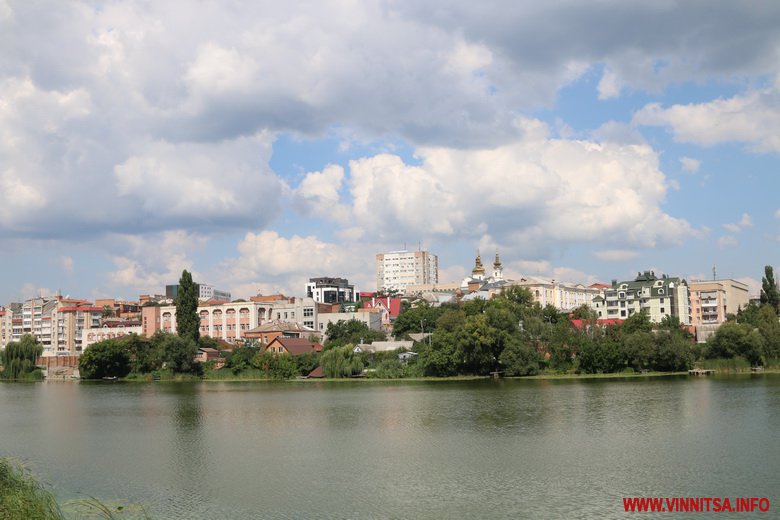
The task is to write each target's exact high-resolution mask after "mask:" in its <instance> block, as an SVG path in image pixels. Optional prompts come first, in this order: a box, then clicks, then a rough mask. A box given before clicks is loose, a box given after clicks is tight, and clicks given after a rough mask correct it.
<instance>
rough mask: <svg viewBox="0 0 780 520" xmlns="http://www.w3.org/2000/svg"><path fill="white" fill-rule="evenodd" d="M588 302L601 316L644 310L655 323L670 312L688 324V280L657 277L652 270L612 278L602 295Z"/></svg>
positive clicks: (621, 316) (614, 316) (620, 316)
mask: <svg viewBox="0 0 780 520" xmlns="http://www.w3.org/2000/svg"><path fill="white" fill-rule="evenodd" d="M590 305H591V306H592V307H593V309H594V310H596V312H597V313H599V318H600V319H626V318H629V317H630V316H632V315H633V314H635V313H638V312H641V311H644V312H647V314H648V316H649V317H650V321H652V322H654V323H660V322H661V320H663V319H664V317H666V316H673V317H676V318H677V319H679V320H680V323H681V324H683V325H690V324H691V313H690V303H689V295H688V283H687V282H686V281H685V280H684V279H680V278H672V277H669V276H666V275H663V276H662V277H661V278H658V277H656V275H655V273H654V272H652V271H645V272H644V273H638V275H637V277H636V279H634V280H629V281H624V282H620V283H618V282H617V280H613V281H612V286H611V287H610V288H608V289H605V290H604V295H603V296H600V297H598V298H595V299H594V300H592V301H591V302H590Z"/></svg>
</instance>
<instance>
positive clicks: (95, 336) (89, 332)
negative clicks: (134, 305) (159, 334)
mask: <svg viewBox="0 0 780 520" xmlns="http://www.w3.org/2000/svg"><path fill="white" fill-rule="evenodd" d="M142 332H143V331H142V329H141V322H139V321H124V320H104V322H103V323H102V325H100V327H95V328H89V329H83V330H82V331H81V349H82V351H84V350H86V349H87V348H88V347H89V346H90V345H92V344H94V343H97V342H99V341H105V340H107V339H116V338H121V337H123V336H127V335H128V334H137V335H139V336H140V335H142Z"/></svg>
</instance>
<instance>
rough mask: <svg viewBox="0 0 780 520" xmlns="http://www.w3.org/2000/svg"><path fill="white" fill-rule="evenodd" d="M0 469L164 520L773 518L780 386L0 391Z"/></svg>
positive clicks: (14, 387) (24, 387) (568, 383)
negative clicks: (649, 505) (12, 463)
mask: <svg viewBox="0 0 780 520" xmlns="http://www.w3.org/2000/svg"><path fill="white" fill-rule="evenodd" d="M0 456H9V457H13V458H15V459H17V460H21V461H23V462H24V463H26V464H27V465H28V466H29V467H30V468H31V469H32V470H33V472H34V473H35V474H36V475H37V476H38V477H39V478H41V479H42V480H43V481H44V482H46V483H47V484H48V485H49V486H50V487H51V488H52V489H53V490H54V492H55V493H56V494H57V496H58V497H59V498H60V499H62V500H70V499H78V498H84V497H87V496H95V497H99V498H101V499H102V500H107V501H111V500H114V499H117V500H123V501H126V502H128V503H132V504H142V505H143V506H144V507H145V508H146V510H147V511H148V512H149V513H150V514H151V515H152V516H153V517H154V518H156V519H162V518H197V519H202V518H226V519H237V518H355V519H358V518H622V517H626V516H630V515H626V514H625V513H624V510H623V501H622V498H623V497H633V496H654V497H689V496H690V497H740V496H745V497H753V496H756V497H768V498H769V499H770V501H771V511H770V513H769V514H768V515H767V514H764V515H757V516H758V517H761V518H768V517H774V518H777V517H780V375H773V374H766V375H758V376H747V375H746V376H730V377H727V376H722V377H721V376H715V377H698V378H694V377H680V376H675V377H662V378H646V379H610V380H597V379H594V380H506V381H434V382H371V381H354V382H284V383H272V382H257V383H255V382H251V383H250V382H235V383H232V382H231V383H219V382H203V383H53V382H51V383H34V384H33V383H30V384H24V383H6V384H0ZM645 516H648V515H645ZM663 516H664V517H666V518H668V517H669V516H670V515H663ZM708 516H709V515H702V514H696V515H695V517H696V518H706V517H708ZM726 516H728V515H726ZM752 516H756V515H747V514H740V515H739V518H750V517H752ZM713 517H716V518H717V517H719V518H723V517H724V515H713Z"/></svg>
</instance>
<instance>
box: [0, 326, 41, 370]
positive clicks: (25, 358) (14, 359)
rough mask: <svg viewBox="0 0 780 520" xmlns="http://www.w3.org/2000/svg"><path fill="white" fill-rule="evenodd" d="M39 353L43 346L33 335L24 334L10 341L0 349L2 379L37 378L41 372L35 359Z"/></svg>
mask: <svg viewBox="0 0 780 520" xmlns="http://www.w3.org/2000/svg"><path fill="white" fill-rule="evenodd" d="M41 354H43V347H42V346H41V345H40V343H38V339H37V338H35V336H32V335H30V334H25V335H24V336H22V337H21V338H20V340H19V341H11V342H10V343H8V344H7V345H6V346H5V350H3V351H0V362H2V365H3V371H2V373H0V376H2V377H3V378H4V379H26V378H35V379H39V378H40V377H41V375H40V374H41V373H40V370H39V369H38V367H36V366H35V361H36V360H37V359H38V357H39V356H40V355H41Z"/></svg>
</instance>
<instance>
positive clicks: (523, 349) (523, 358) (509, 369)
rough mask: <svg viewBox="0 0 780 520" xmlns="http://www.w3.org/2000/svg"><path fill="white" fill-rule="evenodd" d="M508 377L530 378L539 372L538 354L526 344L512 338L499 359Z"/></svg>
mask: <svg viewBox="0 0 780 520" xmlns="http://www.w3.org/2000/svg"><path fill="white" fill-rule="evenodd" d="M499 360H500V361H501V365H502V366H503V368H504V371H505V372H506V375H509V376H532V375H534V374H536V373H538V372H539V354H538V353H537V352H536V349H534V348H533V347H531V345H529V344H527V343H523V342H521V341H519V340H518V339H516V338H514V339H513V340H512V341H510V342H509V344H508V345H507V346H506V348H504V351H503V352H502V353H501V356H500V357H499Z"/></svg>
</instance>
